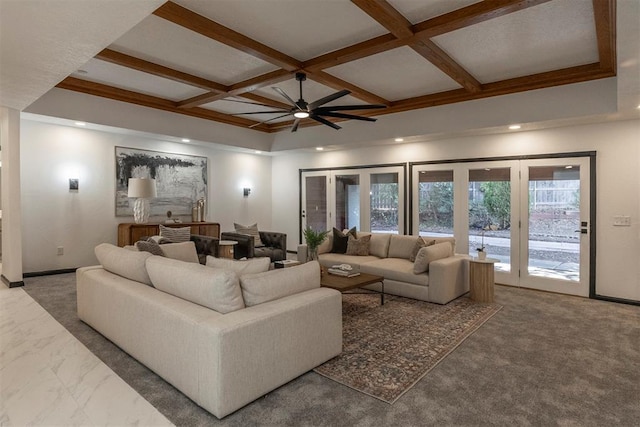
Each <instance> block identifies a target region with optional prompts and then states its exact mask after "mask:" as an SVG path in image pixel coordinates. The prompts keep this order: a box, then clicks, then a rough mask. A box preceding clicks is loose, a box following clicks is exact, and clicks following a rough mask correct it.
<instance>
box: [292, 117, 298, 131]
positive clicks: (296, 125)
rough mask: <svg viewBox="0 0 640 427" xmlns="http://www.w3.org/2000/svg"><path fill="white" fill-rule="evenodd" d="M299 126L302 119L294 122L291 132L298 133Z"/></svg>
mask: <svg viewBox="0 0 640 427" xmlns="http://www.w3.org/2000/svg"><path fill="white" fill-rule="evenodd" d="M299 125H300V119H295V121H294V122H293V127H292V128H291V132H295V131H297V130H298V126H299Z"/></svg>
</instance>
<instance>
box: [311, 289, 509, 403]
mask: <svg viewBox="0 0 640 427" xmlns="http://www.w3.org/2000/svg"><path fill="white" fill-rule="evenodd" d="M342 298H343V299H342V322H343V326H342V328H343V332H342V334H343V349H342V354H340V355H339V356H337V357H335V358H333V359H331V360H329V361H328V362H326V363H324V364H323V365H320V366H318V367H317V368H316V369H314V371H315V372H317V373H319V374H321V375H324V376H325V377H327V378H330V379H332V380H334V381H337V382H339V383H341V384H344V385H346V386H348V387H351V388H353V389H355V390H358V391H361V392H362V393H365V394H368V395H370V396H373V397H375V398H377V399H380V400H382V401H384V402H387V403H390V404H391V403H394V402H395V401H396V400H398V398H399V397H400V396H402V395H403V394H404V393H405V392H406V391H407V390H409V389H410V388H411V387H412V386H413V385H414V384H415V383H416V382H418V381H419V380H420V379H421V378H422V377H424V376H425V375H426V374H427V373H428V372H429V371H430V370H431V369H433V368H434V367H435V366H436V365H437V364H438V363H439V362H440V361H441V360H443V359H444V358H445V357H446V356H447V355H448V354H449V353H451V352H452V351H453V350H454V349H455V348H456V347H457V346H458V345H460V343H462V341H464V340H465V339H466V338H467V337H468V336H469V335H471V334H472V333H473V332H474V331H475V330H476V329H478V328H479V327H480V326H482V324H483V323H484V322H486V321H487V320H489V319H490V318H491V316H493V315H494V314H496V313H497V312H498V311H499V310H500V309H501V308H502V306H501V305H499V304H495V303H493V304H488V303H477V302H473V301H471V300H470V299H469V298H468V297H461V298H458V299H456V300H454V301H451V302H450V303H449V304H447V305H439V304H432V303H428V302H424V301H417V300H413V299H409V298H402V297H396V296H386V295H385V304H384V305H383V306H380V297H379V296H378V295H377V294H376V295H363V294H360V295H358V294H353V295H349V294H344V295H343V297H342Z"/></svg>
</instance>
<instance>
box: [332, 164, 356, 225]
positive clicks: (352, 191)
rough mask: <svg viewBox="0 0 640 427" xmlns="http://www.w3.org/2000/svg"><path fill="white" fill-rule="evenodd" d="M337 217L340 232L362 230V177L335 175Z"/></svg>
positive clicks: (336, 222)
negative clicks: (352, 229) (350, 229)
mask: <svg viewBox="0 0 640 427" xmlns="http://www.w3.org/2000/svg"><path fill="white" fill-rule="evenodd" d="M335 200H336V216H335V224H336V225H335V227H336V228H337V229H338V230H344V229H349V228H352V227H356V229H358V230H359V229H360V175H335Z"/></svg>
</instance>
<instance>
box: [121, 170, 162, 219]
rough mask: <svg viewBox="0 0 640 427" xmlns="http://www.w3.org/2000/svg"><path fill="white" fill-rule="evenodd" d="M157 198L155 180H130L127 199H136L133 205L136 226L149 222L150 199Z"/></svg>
mask: <svg viewBox="0 0 640 427" xmlns="http://www.w3.org/2000/svg"><path fill="white" fill-rule="evenodd" d="M156 196H157V193H156V180H155V179H151V178H129V192H128V193H127V197H131V198H135V199H136V201H135V202H134V203H133V220H134V221H135V223H136V224H144V223H146V222H148V221H149V212H150V210H151V208H150V205H149V199H150V198H152V197H156Z"/></svg>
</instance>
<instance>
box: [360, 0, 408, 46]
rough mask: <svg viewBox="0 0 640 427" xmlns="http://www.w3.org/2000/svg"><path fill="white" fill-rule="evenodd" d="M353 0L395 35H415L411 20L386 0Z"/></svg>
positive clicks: (397, 36) (403, 36)
mask: <svg viewBox="0 0 640 427" xmlns="http://www.w3.org/2000/svg"><path fill="white" fill-rule="evenodd" d="M351 2H352V3H353V4H355V5H356V6H358V7H359V8H360V9H361V10H362V11H363V12H365V13H366V14H367V15H369V16H370V17H372V18H373V19H375V20H376V21H377V22H378V23H379V24H380V25H382V26H383V27H385V28H386V29H387V30H388V31H389V32H390V33H391V34H393V35H394V37H396V38H399V39H404V38H407V37H412V36H413V31H412V30H411V22H409V20H408V19H407V18H405V17H404V16H403V15H402V14H401V13H400V12H398V11H397V10H396V9H395V8H394V7H393V6H391V5H390V4H389V2H387V1H386V0H351Z"/></svg>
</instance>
